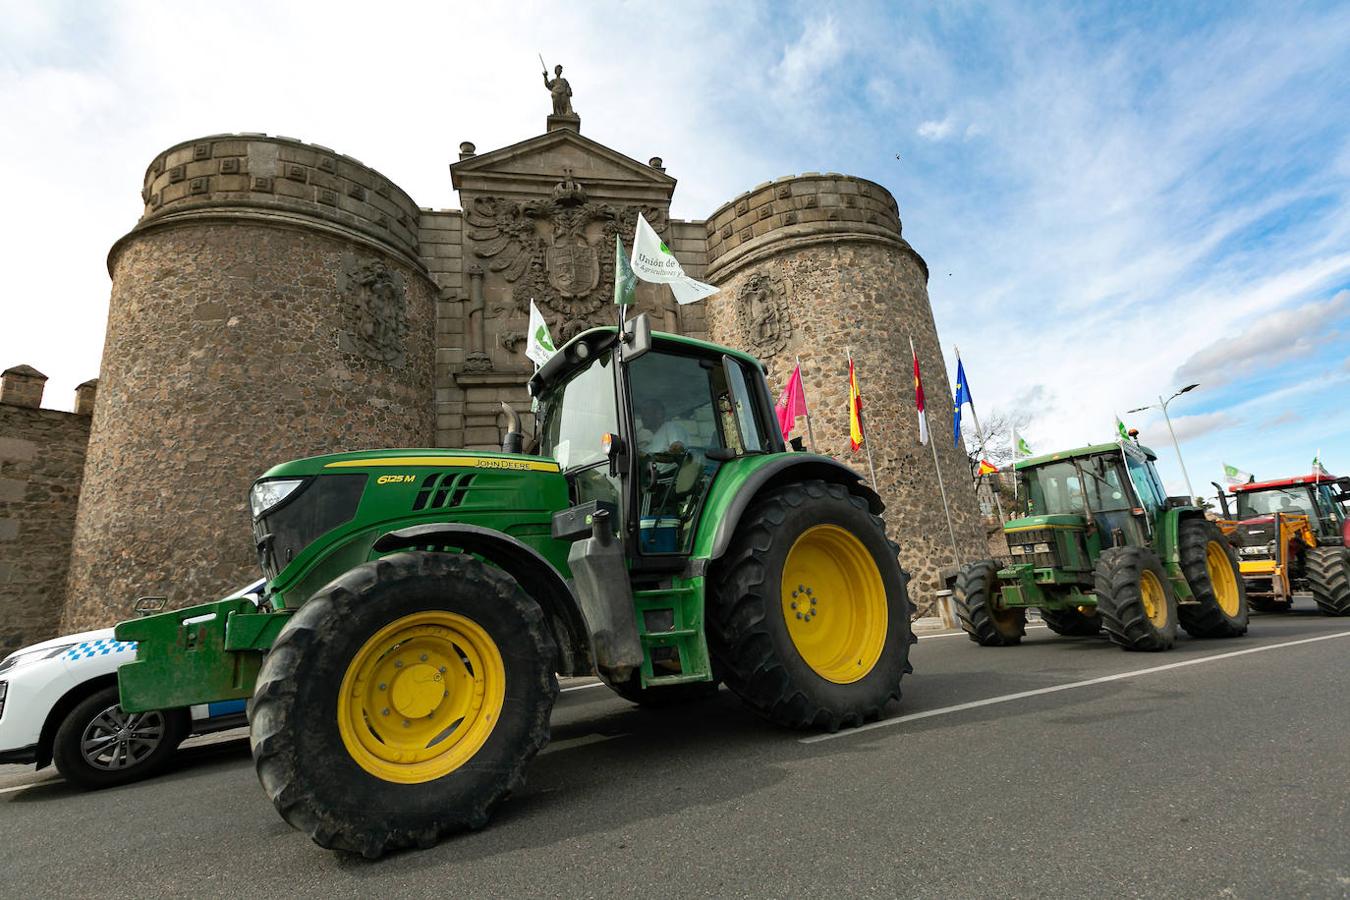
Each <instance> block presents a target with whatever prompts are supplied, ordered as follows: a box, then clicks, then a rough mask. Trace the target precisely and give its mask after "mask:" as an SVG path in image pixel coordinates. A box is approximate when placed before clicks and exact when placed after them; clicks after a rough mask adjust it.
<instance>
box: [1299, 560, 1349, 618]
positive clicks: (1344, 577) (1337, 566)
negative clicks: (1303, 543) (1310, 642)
mask: <svg viewBox="0 0 1350 900" xmlns="http://www.w3.org/2000/svg"><path fill="white" fill-rule="evenodd" d="M1307 560H1308V563H1307V565H1308V586H1309V587H1310V588H1311V589H1312V595H1313V602H1315V603H1316V604H1317V608H1318V609H1320V610H1321V611H1322V615H1324V616H1350V547H1313V548H1312V549H1310V550H1309V551H1308V556H1307Z"/></svg>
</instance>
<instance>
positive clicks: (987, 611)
mask: <svg viewBox="0 0 1350 900" xmlns="http://www.w3.org/2000/svg"><path fill="white" fill-rule="evenodd" d="M998 590H999V586H998V563H996V562H994V561H993V560H992V559H982V560H980V561H979V562H973V563H970V564H969V565H967V566H965V567H964V568H963V569H961V571H960V572H959V573H957V576H956V584H955V586H954V587H953V588H952V600H954V601H955V602H956V616H957V618H958V619H960V620H961V628H962V630H963V631H965V633H966V634H967V635H969V636H970V639H971V640H972V641H974V642H975V643H977V644H979V645H980V646H981V647H1011V646H1013V645H1015V644H1020V643H1021V642H1022V638H1023V637H1024V636H1025V635H1026V633H1027V611H1026V610H1025V609H1021V608H1015V609H1004V608H1002V607H1000V606H998V604H997V601H996V600H995V595H996V593H997V592H998Z"/></svg>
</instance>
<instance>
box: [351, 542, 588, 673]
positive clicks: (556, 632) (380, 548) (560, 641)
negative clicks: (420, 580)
mask: <svg viewBox="0 0 1350 900" xmlns="http://www.w3.org/2000/svg"><path fill="white" fill-rule="evenodd" d="M374 549H375V551H376V552H378V553H390V552H393V551H395V550H417V549H420V550H425V549H433V550H460V551H463V552H465V553H472V554H473V555H475V556H480V557H482V558H483V559H484V560H486V561H487V562H490V563H492V564H493V565H495V566H497V567H498V568H500V569H501V570H502V571H504V572H506V574H508V575H510V576H511V577H512V578H514V579H515V580H516V583H518V584H519V585H520V586H521V587H522V588H523V589H524V590H525V593H527V594H529V595H530V597H531V598H533V599H534V601H535V602H536V603H538V604H539V606H540V608H541V609H542V610H543V611H544V616H545V618H547V620H548V624H549V628H550V630H551V631H552V632H553V640H554V643H556V644H557V645H558V673H559V674H561V675H589V674H591V672H592V671H593V670H594V663H593V659H592V654H591V641H590V632H589V631H588V630H587V628H586V620H585V618H584V617H583V616H582V614H581V606H580V604H579V602H578V601H577V598H576V595H575V594H574V593H573V592H572V589H571V588H570V587H569V586H568V584H567V580H566V579H565V578H563V576H562V574H561V573H560V572H559V571H558V570H557V569H555V568H554V567H553V565H552V564H551V563H550V562H549V561H548V560H547V559H545V558H544V557H543V556H542V555H541V554H540V553H539V551H538V550H535V549H534V548H533V547H531V546H529V545H528V544H525V543H522V542H521V541H520V540H518V539H516V538H514V537H512V536H511V535H509V534H505V533H503V532H500V531H494V530H493V529H491V528H483V527H482V526H479V525H465V524H458V523H454V522H435V523H431V524H428V525H413V526H411V527H409V528H399V529H397V530H394V531H389V532H386V533H384V534H382V535H380V537H379V538H378V539H377V540H376V541H375V544H374Z"/></svg>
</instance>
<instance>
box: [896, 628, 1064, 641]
mask: <svg viewBox="0 0 1350 900" xmlns="http://www.w3.org/2000/svg"><path fill="white" fill-rule="evenodd" d="M1049 627H1050V626H1049V625H1028V626H1027V631H1030V630H1031V629H1033V628H1049ZM966 636H967V635H966V633H965V632H964V631H948V632H945V633H943V634H921V635H919V640H921V641H931V640H932V639H933V638H944V637H966Z"/></svg>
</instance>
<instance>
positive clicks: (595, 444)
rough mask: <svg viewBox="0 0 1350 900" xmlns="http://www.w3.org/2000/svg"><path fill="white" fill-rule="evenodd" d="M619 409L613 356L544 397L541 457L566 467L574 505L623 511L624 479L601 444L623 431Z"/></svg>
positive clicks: (597, 361) (541, 402)
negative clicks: (608, 506) (589, 504)
mask: <svg viewBox="0 0 1350 900" xmlns="http://www.w3.org/2000/svg"><path fill="white" fill-rule="evenodd" d="M617 409H618V407H617V404H616V402H615V387H614V357H613V355H612V354H609V353H605V354H602V355H600V356H598V357H597V358H596V359H595V360H594V361H593V362H592V363H591V364H590V365H589V366H587V367H586V368H584V369H581V370H580V371H578V372H576V373H575V374H574V375H572V376H571V377H570V378H568V379H567V380H566V381H564V382H562V383H561V384H559V385H555V386H554V387H553V388H551V389H550V390H548V391H546V392H545V393H544V395H543V396H542V397H540V398H539V410H538V417H539V455H541V456H551V457H553V458H554V459H556V460H557V461H558V465H560V466H562V470H563V472H564V473H565V474H566V475H567V480H568V483H569V484H570V486H571V490H572V501H573V502H574V503H586V502H589V501H591V500H603V501H605V502H606V503H611V504H613V505H614V508H615V509H616V510H622V508H623V507H622V504H621V503H620V502H619V498H620V496H621V495H620V486H619V480H618V479H617V478H614V477H612V476H611V475H610V474H609V457H608V456H607V455H606V453H605V448H604V446H603V445H602V444H601V437H602V436H603V435H605V434H606V433H611V434H617V433H618V431H619V414H618V411H617ZM618 524H619V523H618V522H617V521H616V522H615V526H616V527H617V526H618Z"/></svg>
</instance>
